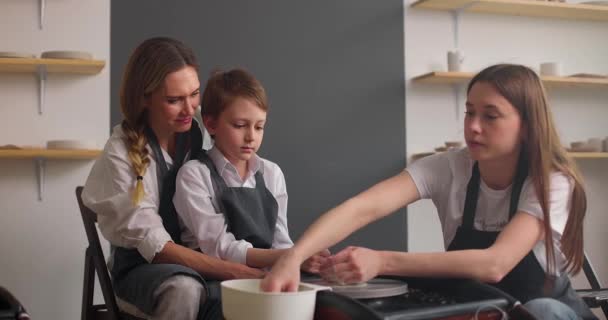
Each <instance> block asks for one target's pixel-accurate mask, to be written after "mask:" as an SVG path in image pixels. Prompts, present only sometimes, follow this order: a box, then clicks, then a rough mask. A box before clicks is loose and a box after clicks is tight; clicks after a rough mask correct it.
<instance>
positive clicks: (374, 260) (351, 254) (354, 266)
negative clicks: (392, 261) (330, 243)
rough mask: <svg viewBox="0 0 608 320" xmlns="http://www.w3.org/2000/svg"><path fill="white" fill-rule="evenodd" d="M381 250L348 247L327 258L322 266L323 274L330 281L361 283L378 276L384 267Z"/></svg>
mask: <svg viewBox="0 0 608 320" xmlns="http://www.w3.org/2000/svg"><path fill="white" fill-rule="evenodd" d="M382 263H383V262H382V258H381V256H380V252H378V251H375V250H371V249H367V248H362V247H348V248H346V249H344V250H342V251H340V252H338V253H337V254H336V255H334V256H332V257H330V258H329V259H327V262H326V263H325V264H324V265H323V266H321V276H322V277H323V279H325V280H327V281H330V282H338V283H343V284H349V283H360V282H365V281H367V280H370V279H372V278H374V277H376V276H377V275H378V274H379V273H380V271H381V267H382Z"/></svg>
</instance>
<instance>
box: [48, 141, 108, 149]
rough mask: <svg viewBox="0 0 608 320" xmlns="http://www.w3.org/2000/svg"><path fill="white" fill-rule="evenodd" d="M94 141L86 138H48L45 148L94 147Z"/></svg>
mask: <svg viewBox="0 0 608 320" xmlns="http://www.w3.org/2000/svg"><path fill="white" fill-rule="evenodd" d="M96 147H97V146H96V144H95V142H94V141H87V140H49V141H47V142H46V148H47V149H89V150H90V149H95V148H96Z"/></svg>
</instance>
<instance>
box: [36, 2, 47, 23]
mask: <svg viewBox="0 0 608 320" xmlns="http://www.w3.org/2000/svg"><path fill="white" fill-rule="evenodd" d="M45 7H46V0H38V10H40V11H39V12H38V29H40V30H42V28H43V27H44V9H45Z"/></svg>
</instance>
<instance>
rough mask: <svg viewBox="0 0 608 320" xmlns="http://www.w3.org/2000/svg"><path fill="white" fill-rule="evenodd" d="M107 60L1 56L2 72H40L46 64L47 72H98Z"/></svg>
mask: <svg viewBox="0 0 608 320" xmlns="http://www.w3.org/2000/svg"><path fill="white" fill-rule="evenodd" d="M105 65H106V62H105V61H103V60H77V59H34V58H0V72H10V73H38V72H39V71H38V67H40V66H45V67H46V72H47V73H77V74H97V73H99V72H101V70H102V69H103V67H104V66H105Z"/></svg>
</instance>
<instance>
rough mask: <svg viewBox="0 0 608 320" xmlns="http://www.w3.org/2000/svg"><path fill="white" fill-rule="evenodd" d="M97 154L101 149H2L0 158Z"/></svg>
mask: <svg viewBox="0 0 608 320" xmlns="http://www.w3.org/2000/svg"><path fill="white" fill-rule="evenodd" d="M99 154H101V150H60V149H2V150H0V159H48V160H87V159H95V158H97V156H99Z"/></svg>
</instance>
